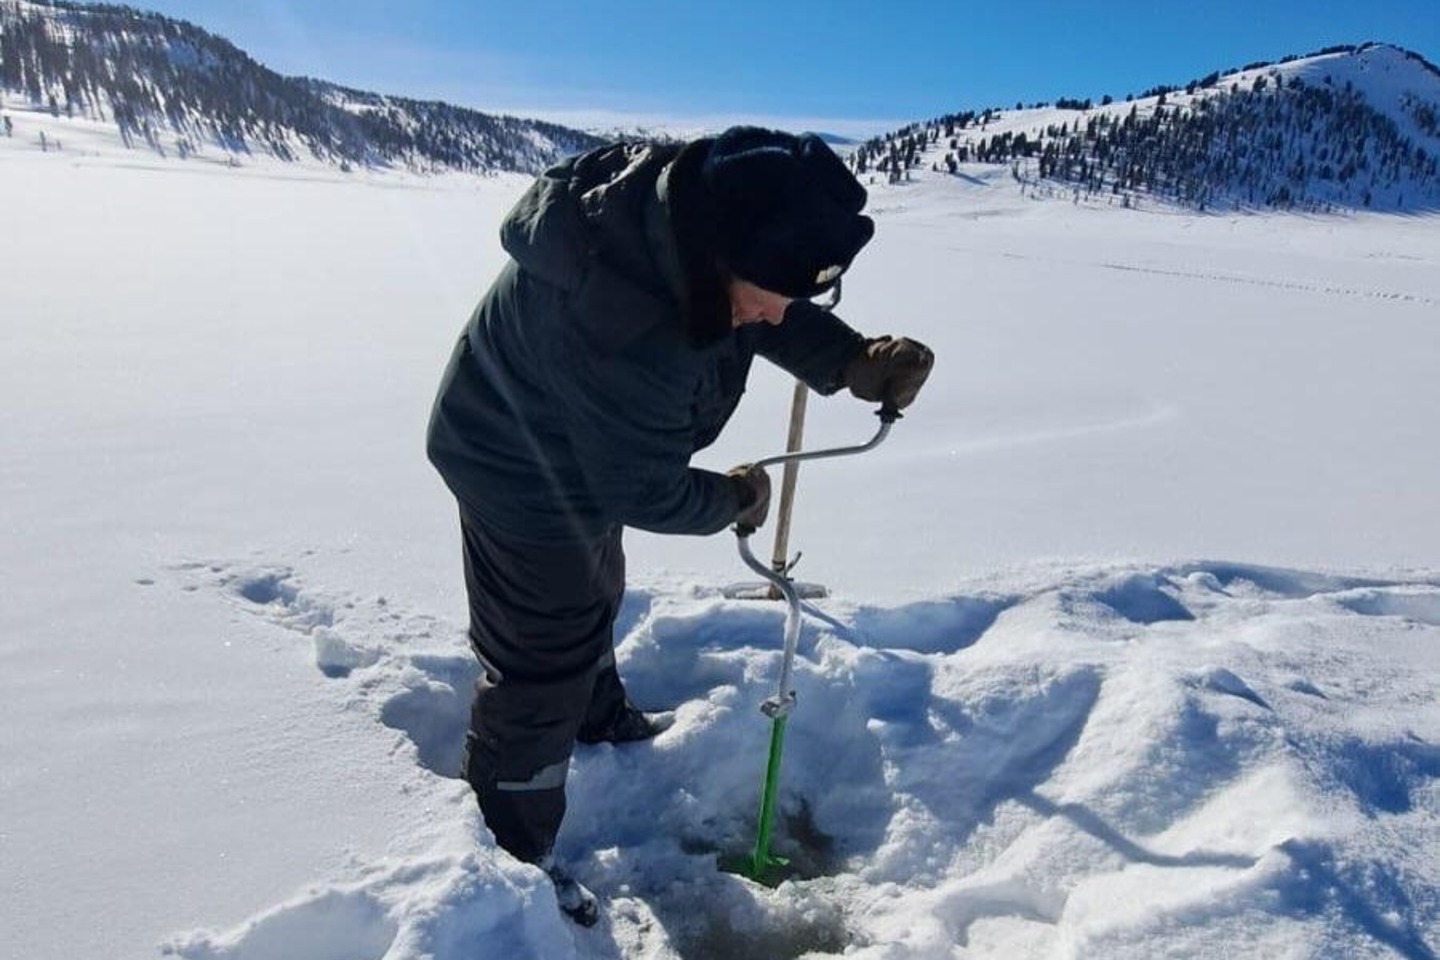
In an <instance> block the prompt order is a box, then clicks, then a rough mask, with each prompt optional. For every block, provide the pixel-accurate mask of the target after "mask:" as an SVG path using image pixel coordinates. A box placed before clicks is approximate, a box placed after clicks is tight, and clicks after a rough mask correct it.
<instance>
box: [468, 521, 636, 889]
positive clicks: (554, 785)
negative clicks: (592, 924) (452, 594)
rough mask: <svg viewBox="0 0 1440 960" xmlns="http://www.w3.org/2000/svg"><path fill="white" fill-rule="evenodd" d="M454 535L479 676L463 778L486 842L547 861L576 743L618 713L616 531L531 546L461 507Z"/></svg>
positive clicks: (621, 558) (621, 582)
mask: <svg viewBox="0 0 1440 960" xmlns="http://www.w3.org/2000/svg"><path fill="white" fill-rule="evenodd" d="M460 528H461V533H462V535H463V539H464V547H465V589H466V593H467V594H468V597H469V605H470V643H471V646H472V647H473V649H474V651H475V654H476V656H477V657H479V659H480V663H481V666H482V667H483V668H484V669H483V672H482V675H481V678H480V680H479V681H478V682H477V683H476V694H475V700H474V705H473V706H472V708H471V711H470V731H469V733H468V734H467V735H466V738H465V778H466V779H467V780H468V781H469V782H470V785H471V786H472V787H473V788H474V790H475V796H476V798H477V799H478V800H479V803H480V811H481V813H482V814H483V815H484V817H485V823H486V825H487V826H488V827H489V828H490V831H491V832H492V833H493V834H494V835H495V840H496V842H497V843H498V844H499V845H500V846H501V847H502V848H503V849H505V850H507V851H509V852H510V853H511V854H512V855H513V856H515V857H516V858H517V859H519V860H524V861H527V862H531V863H533V862H535V861H538V860H539V859H541V858H542V857H544V856H546V855H547V854H549V853H550V851H551V848H552V847H553V846H554V843H555V835H556V834H557V833H558V832H559V829H560V822H561V820H562V819H563V818H564V816H565V780H566V775H567V773H568V771H569V767H570V754H571V751H572V750H573V749H574V746H575V740H576V737H577V736H578V735H579V733H580V731H581V730H582V729H584V730H603V729H606V728H607V727H608V726H609V725H610V724H611V723H613V722H614V720H615V718H616V717H617V716H618V715H619V713H620V712H621V711H622V710H623V709H624V707H625V688H624V686H623V685H622V684H621V682H620V676H619V674H618V673H617V672H616V670H615V650H614V633H613V628H614V624H615V616H616V614H617V613H618V612H619V610H620V600H621V597H622V595H623V594H624V590H625V553H624V550H623V548H622V545H621V533H622V529H623V528H621V527H619V526H616V527H614V528H613V529H612V530H610V531H609V532H607V533H606V534H605V535H603V536H601V537H598V538H596V539H594V540H574V541H568V542H562V543H531V542H526V541H521V540H516V539H514V538H511V537H506V536H503V535H501V534H499V533H498V532H497V531H495V530H494V529H493V527H487V526H486V525H485V524H484V523H483V522H482V521H480V520H479V519H478V518H476V517H475V516H474V515H473V514H470V513H468V512H467V511H465V510H464V509H463V508H462V510H461V516H460Z"/></svg>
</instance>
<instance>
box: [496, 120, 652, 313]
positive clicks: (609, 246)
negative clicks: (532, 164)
mask: <svg viewBox="0 0 1440 960" xmlns="http://www.w3.org/2000/svg"><path fill="white" fill-rule="evenodd" d="M679 149H680V148H679V146H678V145H668V144H643V143H621V144H616V145H614V146H610V147H605V148H602V149H600V150H597V151H593V152H591V153H587V154H582V155H580V156H577V157H572V158H570V159H568V160H566V161H564V162H563V163H560V164H558V165H556V166H554V167H551V168H550V169H549V170H546V171H545V172H544V173H542V174H541V175H540V176H539V177H538V178H536V180H535V183H534V184H532V185H531V187H530V189H529V190H527V191H526V192H525V194H524V196H522V197H521V198H520V200H519V201H518V202H517V203H516V204H515V207H514V208H513V209H512V210H511V211H510V213H509V215H508V216H507V217H506V218H505V221H504V223H503V224H501V227H500V243H501V246H503V247H504V248H505V252H506V253H508V254H509V255H510V256H511V257H512V258H513V259H514V260H515V261H516V262H517V263H518V264H519V265H520V266H521V267H522V268H524V269H525V270H526V271H527V272H529V273H530V274H532V275H533V276H535V277H536V278H537V279H540V280H543V281H544V282H546V283H549V284H551V285H553V286H557V287H559V288H561V289H563V290H565V291H567V292H571V293H573V292H576V291H577V290H579V288H580V287H581V285H582V284H583V283H584V282H585V281H586V279H587V276H588V274H589V272H590V271H591V270H592V269H594V268H595V267H597V266H600V267H602V268H605V269H607V270H608V271H610V272H613V273H616V274H618V275H619V276H620V277H621V278H623V279H624V280H626V281H628V282H629V283H631V284H633V285H635V286H637V287H639V288H641V290H643V291H644V292H646V293H648V294H650V295H651V296H656V297H663V298H669V299H678V298H679V291H678V290H675V289H673V288H672V283H673V273H674V268H673V265H672V263H673V257H674V254H673V252H672V251H669V250H667V249H665V248H667V247H671V248H673V244H674V239H673V236H669V235H667V231H665V230H664V228H665V226H666V225H667V223H668V219H669V218H668V216H663V215H662V216H659V217H658V218H657V216H656V213H657V211H659V212H661V213H663V201H662V199H661V197H660V193H659V191H658V190H657V186H656V185H657V181H658V179H659V178H660V175H661V173H662V171H663V170H664V168H665V165H666V164H667V163H669V162H670V160H671V159H673V158H674V156H675V154H676V153H677V152H679ZM657 246H658V247H659V248H660V249H658V250H657V249H656V247H657ZM667 257H668V258H669V261H670V262H667Z"/></svg>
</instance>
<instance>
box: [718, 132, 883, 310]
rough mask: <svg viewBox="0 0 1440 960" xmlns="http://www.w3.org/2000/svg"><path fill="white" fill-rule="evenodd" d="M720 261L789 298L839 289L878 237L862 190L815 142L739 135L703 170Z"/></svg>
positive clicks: (722, 143) (727, 138) (725, 141)
mask: <svg viewBox="0 0 1440 960" xmlns="http://www.w3.org/2000/svg"><path fill="white" fill-rule="evenodd" d="M700 180H701V183H702V185H703V189H704V192H705V193H706V194H708V196H707V197H706V199H707V200H708V201H709V203H708V204H707V205H708V206H709V208H710V212H711V214H712V216H713V217H714V223H713V225H712V226H711V229H712V230H713V233H712V241H713V243H714V247H715V253H716V255H717V256H718V257H719V258H720V260H721V261H722V262H723V263H724V264H725V266H727V267H728V268H729V269H730V271H731V272H732V273H734V274H735V276H737V277H740V278H741V279H743V280H748V281H750V282H751V283H753V284H755V285H756V286H758V287H763V288H764V289H766V290H771V291H774V292H775V293H779V294H783V295H785V296H788V297H814V296H818V295H819V294H821V293H823V292H824V291H825V290H827V289H829V288H830V287H831V286H833V285H834V283H835V281H836V280H838V279H839V277H840V275H841V274H842V273H844V272H845V270H846V269H848V268H849V266H850V262H851V261H852V260H854V259H855V255H856V254H858V253H859V252H860V249H861V248H862V247H864V246H865V244H866V243H868V242H869V241H870V237H871V236H873V235H874V233H875V224H874V223H873V222H872V221H871V220H870V218H869V217H866V216H861V214H860V211H861V210H862V209H864V207H865V188H864V187H862V186H861V185H860V183H859V181H857V180H856V179H855V177H854V175H853V174H852V173H851V172H850V171H849V169H848V168H847V167H846V166H845V164H844V162H842V161H841V159H840V158H839V157H837V156H836V155H835V152H834V151H832V150H831V149H830V147H829V146H827V145H826V143H825V141H823V140H821V139H820V138H819V137H817V136H815V135H814V134H809V133H807V134H802V135H800V136H796V135H794V134H789V133H783V132H780V131H777V130H766V129H763V128H761V127H732V128H730V129H729V130H726V131H725V132H724V133H722V134H721V135H720V136H719V137H716V138H715V140H714V141H713V142H712V143H711V144H710V148H709V151H708V153H707V154H706V156H705V160H704V162H703V164H702V165H701V167H700Z"/></svg>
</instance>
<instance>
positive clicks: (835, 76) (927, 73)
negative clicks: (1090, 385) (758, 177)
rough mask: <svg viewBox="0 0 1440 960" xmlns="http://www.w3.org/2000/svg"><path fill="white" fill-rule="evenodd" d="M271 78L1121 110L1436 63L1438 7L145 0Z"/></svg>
mask: <svg viewBox="0 0 1440 960" xmlns="http://www.w3.org/2000/svg"><path fill="white" fill-rule="evenodd" d="M138 5H140V6H143V7H146V8H148V9H153V10H158V11H160V12H163V13H167V14H170V15H172V16H177V17H181V18H183V19H186V20H190V21H192V22H194V23H198V24H199V25H201V26H203V27H206V28H208V29H211V30H213V31H215V32H217V33H220V34H222V35H224V36H226V37H228V38H229V39H231V40H233V41H234V42H235V43H237V44H238V45H239V46H241V47H242V48H244V49H245V50H246V51H248V52H249V53H250V54H251V55H252V56H254V57H255V58H256V59H258V60H260V61H261V62H262V63H264V64H266V65H267V66H270V67H272V68H274V69H276V70H279V71H280V72H282V73H287V74H307V75H311V76H317V77H322V78H324V79H328V80H335V81H338V82H342V83H347V84H350V85H354V86H359V87H363V88H366V89H372V90H377V91H380V92H383V93H396V94H406V95H410V96H418V97H425V98H437V99H444V100H449V101H452V102H457V103H463V104H465V105H468V106H474V107H477V108H480V109H486V110H496V111H501V110H503V111H509V112H515V113H526V114H530V115H551V116H556V117H558V118H561V119H564V118H567V117H568V118H576V117H583V116H585V115H587V114H595V115H599V114H612V115H621V116H624V115H631V116H650V117H665V118H671V119H676V120H679V119H684V118H695V119H697V120H703V119H705V118H712V117H717V116H719V117H732V118H738V117H748V118H756V119H760V118H773V119H777V120H779V119H784V118H795V119H797V120H799V119H803V120H806V121H812V122H813V121H818V120H821V119H830V120H832V121H835V122H834V123H833V124H831V126H833V127H835V128H836V129H839V128H841V127H852V128H854V127H860V128H863V127H866V126H869V127H872V128H874V130H875V131H878V130H879V129H880V128H883V127H884V126H886V125H888V124H890V123H892V122H908V121H911V120H920V119H926V118H929V117H933V116H936V115H939V114H942V113H947V112H950V111H953V110H961V109H968V108H971V107H984V106H1000V105H1006V106H1008V105H1013V104H1014V103H1015V102H1016V101H1022V100H1023V101H1025V102H1027V103H1028V102H1032V101H1037V100H1054V99H1055V98H1057V97H1061V96H1068V97H1081V98H1083V97H1095V98H1099V97H1100V96H1101V95H1103V94H1107V93H1108V94H1111V95H1113V96H1115V97H1117V98H1119V97H1123V96H1124V95H1125V94H1126V93H1131V92H1134V93H1138V92H1140V91H1141V90H1143V89H1145V88H1147V87H1151V86H1154V85H1155V84H1159V83H1177V82H1178V83H1183V82H1185V81H1187V80H1190V79H1192V78H1194V77H1198V76H1202V75H1204V74H1206V73H1208V72H1210V71H1211V70H1216V69H1222V70H1223V69H1227V68H1230V67H1238V66H1241V65H1243V64H1245V63H1248V62H1250V61H1254V60H1272V59H1278V58H1280V57H1281V56H1284V55H1285V54H1288V53H1306V52H1309V51H1311V50H1315V49H1318V48H1320V47H1325V46H1329V45H1331V44H1337V43H1358V42H1361V41H1365V40H1383V41H1388V42H1391V43H1397V44H1399V45H1401V46H1405V47H1408V48H1410V49H1412V50H1416V51H1418V52H1419V53H1421V54H1423V55H1425V56H1426V57H1427V58H1429V59H1430V60H1431V61H1436V62H1440V3H1437V0H1369V2H1357V0H1340V2H1338V3H1327V2H1316V0H1249V2H1238V0H1220V2H1197V3H1194V4H1178V3H1153V2H1139V0H1108V2H1104V3H1095V2H1086V3H1080V2H1072V0H1053V2H1036V0H1031V2H1028V3H1013V2H1011V3H1005V2H995V0H990V2H984V3H970V2H962V0H951V2H942V0H908V2H901V3H887V2H884V0H867V2H857V0H830V2H822V0H793V2H786V0H769V2H764V0H728V2H726V0H711V2H704V3H687V2H685V0H679V2H676V0H669V2H664V3H662V2H657V0H609V2H601V0H591V2H579V0H575V2H558V0H529V2H527V0H509V2H506V3H494V2H490V0H401V2H396V0H383V2H382V0H151V2H148V3H147V2H144V0H140V2H139V3H138Z"/></svg>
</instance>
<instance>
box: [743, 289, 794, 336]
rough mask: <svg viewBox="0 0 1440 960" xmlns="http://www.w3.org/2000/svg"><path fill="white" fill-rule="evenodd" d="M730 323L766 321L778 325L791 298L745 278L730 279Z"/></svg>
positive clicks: (783, 317)
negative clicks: (756, 284) (758, 285)
mask: <svg viewBox="0 0 1440 960" xmlns="http://www.w3.org/2000/svg"><path fill="white" fill-rule="evenodd" d="M729 293H730V325H731V326H732V327H737V328H738V327H740V326H741V325H743V324H747V323H768V324H770V325H771V326H778V325H779V324H780V323H781V322H782V321H784V319H785V308H786V307H788V306H790V302H791V298H790V297H786V296H782V295H781V294H778V293H772V292H771V291H769V290H766V289H764V288H763V287H757V286H755V284H753V283H750V282H749V281H747V280H740V279H734V280H731V281H730V286H729Z"/></svg>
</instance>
